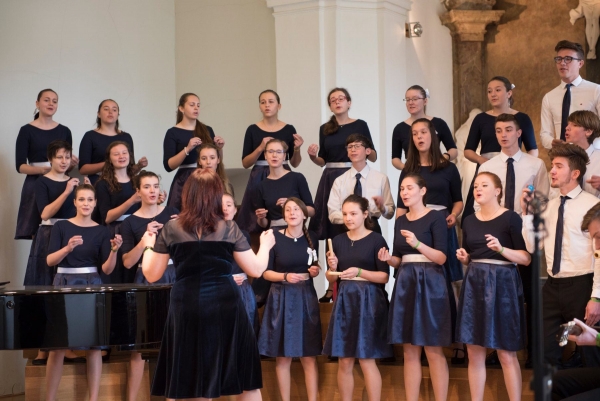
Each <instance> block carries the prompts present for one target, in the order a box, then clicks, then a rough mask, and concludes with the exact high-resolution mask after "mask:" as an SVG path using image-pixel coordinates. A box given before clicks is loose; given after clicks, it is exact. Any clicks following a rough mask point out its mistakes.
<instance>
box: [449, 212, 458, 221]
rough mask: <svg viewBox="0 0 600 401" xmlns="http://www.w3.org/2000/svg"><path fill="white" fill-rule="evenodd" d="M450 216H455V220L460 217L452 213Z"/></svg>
mask: <svg viewBox="0 0 600 401" xmlns="http://www.w3.org/2000/svg"><path fill="white" fill-rule="evenodd" d="M450 214H451V215H452V216H454V218H455V219H456V218H458V216H457V215H456V213H454V212H452V213H450Z"/></svg>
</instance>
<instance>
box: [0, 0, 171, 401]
mask: <svg viewBox="0 0 600 401" xmlns="http://www.w3.org/2000/svg"><path fill="white" fill-rule="evenodd" d="M174 13H175V6H174V0H168V1H165V0H130V1H127V2H114V1H109V0H94V1H90V0H87V1H79V0H60V1H59V0H43V1H42V0H36V1H33V0H28V1H21V0H4V1H2V2H0V54H2V57H0V93H2V96H1V97H0V110H2V112H1V116H2V117H1V118H0V132H2V138H3V139H4V142H5V144H4V146H2V147H0V156H1V157H0V163H1V167H2V171H3V172H4V173H2V175H1V178H2V179H0V204H2V208H1V209H0V216H1V219H2V220H1V221H2V225H3V226H4V227H5V229H4V231H2V233H1V234H0V241H1V242H0V244H1V246H0V260H2V263H1V264H0V281H5V280H10V281H11V282H12V283H15V284H21V283H22V282H23V277H24V272H25V266H26V263H27V255H28V251H29V246H30V244H31V241H15V240H13V236H14V228H15V224H16V214H17V209H18V204H19V196H20V190H21V185H22V183H23V180H24V176H23V175H20V174H17V172H16V171H15V167H14V152H15V149H14V146H15V140H16V136H17V133H18V131H19V128H20V127H21V126H22V125H24V124H27V123H28V122H30V121H31V119H32V112H33V110H34V108H35V99H36V96H37V93H38V92H39V90H40V89H43V88H47V87H50V88H53V89H54V90H56V91H57V92H58V95H59V109H58V112H57V114H56V116H55V120H56V121H59V122H60V123H62V124H64V125H66V126H67V127H69V128H70V129H71V131H72V132H73V145H74V148H75V149H76V152H77V149H78V148H79V142H80V140H81V137H82V136H83V134H84V133H85V132H86V131H88V130H90V129H92V128H93V124H94V120H95V115H96V114H95V113H96V110H97V107H98V104H99V103H100V101H101V100H102V99H105V98H109V97H110V98H112V99H115V100H116V101H117V102H118V103H119V106H120V109H121V117H120V122H121V125H122V127H123V129H124V130H126V131H127V132H129V133H131V134H132V136H133V140H134V142H135V146H136V155H137V156H138V157H140V156H142V155H145V156H147V157H148V159H149V161H150V165H149V168H152V169H153V170H155V171H157V172H159V173H161V174H162V175H163V176H165V175H166V174H165V172H164V170H163V168H162V139H163V137H164V133H165V131H166V129H167V128H168V127H170V126H171V125H172V123H173V121H172V120H173V115H174V110H173V105H174V104H176V103H175V102H176V100H175V96H176V94H175V92H176V91H175V17H174ZM165 184H166V185H168V183H165ZM23 365H24V360H23V359H22V357H21V352H0V395H5V394H11V393H18V392H23V389H24V385H23V384H24V379H23V372H24V369H22V368H21V367H22V366H23Z"/></svg>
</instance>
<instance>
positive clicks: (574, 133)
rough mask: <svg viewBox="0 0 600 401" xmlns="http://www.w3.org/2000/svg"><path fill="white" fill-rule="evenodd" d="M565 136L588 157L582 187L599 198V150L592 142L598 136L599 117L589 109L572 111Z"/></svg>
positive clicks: (599, 130)
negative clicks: (588, 160) (588, 161)
mask: <svg viewBox="0 0 600 401" xmlns="http://www.w3.org/2000/svg"><path fill="white" fill-rule="evenodd" d="M565 136H566V139H567V142H568V143H572V144H575V145H577V146H580V147H581V148H583V150H585V152H586V153H587V155H588V157H589V158H590V163H589V164H588V165H587V166H586V172H585V175H584V176H583V189H584V191H587V192H589V193H591V194H592V195H594V196H595V197H596V198H599V197H600V150H597V149H595V148H594V146H592V143H594V139H596V138H598V136H600V118H599V117H598V116H597V115H596V114H594V113H593V112H591V111H587V110H578V111H574V112H573V113H571V115H570V116H569V119H568V124H567V131H566V135H565Z"/></svg>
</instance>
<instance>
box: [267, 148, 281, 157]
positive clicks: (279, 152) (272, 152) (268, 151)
mask: <svg viewBox="0 0 600 401" xmlns="http://www.w3.org/2000/svg"><path fill="white" fill-rule="evenodd" d="M266 153H268V154H270V155H277V156H280V155H282V154H283V153H284V152H283V150H273V149H269V150H267V152H266Z"/></svg>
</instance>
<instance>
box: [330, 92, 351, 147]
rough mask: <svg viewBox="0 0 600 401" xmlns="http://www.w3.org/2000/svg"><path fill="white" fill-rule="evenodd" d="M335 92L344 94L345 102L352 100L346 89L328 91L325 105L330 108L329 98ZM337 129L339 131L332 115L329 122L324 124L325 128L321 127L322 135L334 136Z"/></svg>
mask: <svg viewBox="0 0 600 401" xmlns="http://www.w3.org/2000/svg"><path fill="white" fill-rule="evenodd" d="M335 92H342V93H343V94H344V96H346V100H348V101H349V102H351V101H352V98H351V97H350V93H349V92H348V90H347V89H346V88H333V89H332V90H330V91H329V94H328V95H327V104H328V105H330V106H331V103H330V102H329V97H330V96H331V95H332V94H333V93H335ZM338 129H340V124H338V122H337V119H336V118H335V114H334V115H332V116H331V118H330V119H329V121H327V122H326V123H325V126H324V127H323V135H325V136H327V135H332V134H335V133H336V132H337V131H338Z"/></svg>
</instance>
